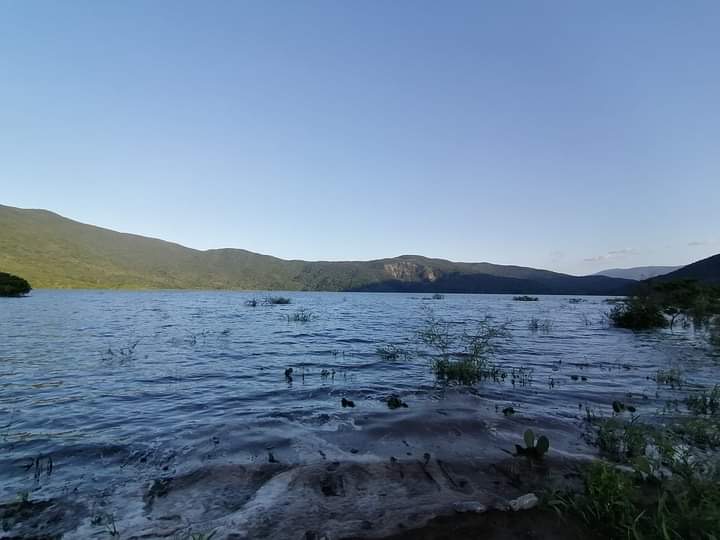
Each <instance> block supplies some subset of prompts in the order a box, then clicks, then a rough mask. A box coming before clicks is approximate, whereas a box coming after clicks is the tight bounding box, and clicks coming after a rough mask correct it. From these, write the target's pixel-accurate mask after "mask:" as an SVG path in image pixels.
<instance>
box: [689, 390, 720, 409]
mask: <svg viewBox="0 0 720 540" xmlns="http://www.w3.org/2000/svg"><path fill="white" fill-rule="evenodd" d="M685 405H686V406H687V408H688V410H689V411H690V412H692V413H693V414H697V415H701V414H702V415H714V414H717V413H718V411H720V385H715V386H714V387H713V389H712V390H710V391H709V392H708V391H707V390H703V391H702V392H700V393H696V394H690V395H689V396H688V397H687V398H685Z"/></svg>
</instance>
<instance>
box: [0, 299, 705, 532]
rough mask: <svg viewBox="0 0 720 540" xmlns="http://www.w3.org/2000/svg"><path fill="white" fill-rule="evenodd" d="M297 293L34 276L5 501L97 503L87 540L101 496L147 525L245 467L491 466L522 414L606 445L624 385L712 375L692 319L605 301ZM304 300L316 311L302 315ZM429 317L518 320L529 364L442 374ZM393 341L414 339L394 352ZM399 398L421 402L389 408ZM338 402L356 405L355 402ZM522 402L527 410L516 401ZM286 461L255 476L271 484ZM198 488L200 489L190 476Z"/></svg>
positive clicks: (506, 348) (13, 366) (85, 515)
mask: <svg viewBox="0 0 720 540" xmlns="http://www.w3.org/2000/svg"><path fill="white" fill-rule="evenodd" d="M273 294H278V293H273ZM285 295H286V296H289V297H290V298H291V299H292V303H291V304H290V305H281V306H263V305H259V306H258V307H255V308H252V307H248V306H246V305H245V301H246V300H248V299H250V298H253V297H254V298H257V299H258V300H261V299H262V298H263V297H265V296H266V293H248V292H175V291H161V292H116V291H36V292H34V293H33V295H32V296H30V297H28V298H24V299H3V300H2V302H0V499H2V500H8V499H13V498H15V497H16V496H17V494H18V493H29V494H30V496H31V497H32V499H34V500H42V499H60V498H63V497H64V498H66V499H67V498H71V499H72V500H73V501H75V502H77V503H78V504H81V505H82V507H83V508H84V510H83V511H82V512H79V513H78V515H80V516H81V517H80V518H78V520H77V521H78V523H79V524H80V525H78V526H79V527H80V529H78V531H84V532H75V533H72V534H69V536H68V537H84V536H86V535H90V534H91V533H92V531H93V530H94V529H93V524H92V520H93V518H94V517H96V514H97V509H96V508H94V507H93V505H95V504H99V505H102V506H103V508H104V509H105V510H104V511H107V512H111V513H113V514H114V515H116V516H117V519H118V521H119V522H120V523H122V520H123V519H125V520H126V527H127V528H129V529H137V530H141V529H142V527H144V526H145V525H140V524H139V523H140V522H142V519H141V517H140V516H145V517H144V518H143V519H149V518H148V517H147V516H148V514H149V512H151V511H153V510H152V501H150V503H148V496H147V493H148V489H150V488H151V487H152V486H153V485H154V483H156V482H158V480H161V481H162V480H163V479H167V478H179V477H182V478H191V479H193V478H195V477H196V476H197V477H198V478H199V477H202V478H203V480H202V482H203V487H202V489H203V490H205V491H204V492H203V493H207V492H214V491H215V492H216V491H217V489H219V488H220V487H222V486H224V485H225V484H223V482H224V481H225V480H226V479H227V478H228V477H231V476H232V475H233V474H234V473H233V472H232V471H237V470H238V469H237V467H242V470H243V471H246V470H253V471H257V470H263V471H265V470H266V469H267V467H281V468H282V470H283V471H287V470H288V469H291V468H293V467H300V466H305V465H313V464H322V463H325V462H342V463H345V462H350V461H352V462H359V463H364V464H366V465H367V464H373V463H385V462H386V461H387V460H388V459H389V458H392V459H406V460H418V459H420V460H421V461H422V460H423V459H424V458H422V457H421V456H424V455H425V454H426V453H428V454H431V455H433V456H442V457H443V459H445V460H446V462H454V463H458V464H460V463H466V462H467V460H470V459H487V460H489V461H492V460H497V459H501V457H502V456H505V455H506V452H505V450H506V449H509V448H512V443H513V442H519V439H520V438H521V435H522V432H523V430H524V429H525V428H526V427H532V428H533V429H535V430H536V431H537V432H545V433H548V434H551V444H552V447H553V451H554V452H555V453H556V454H557V455H560V456H566V457H568V458H570V457H578V456H579V457H582V456H586V455H590V454H592V453H593V452H594V450H593V449H592V448H591V447H589V446H588V445H587V443H586V442H585V441H584V439H583V438H582V437H581V436H580V434H581V432H582V427H581V426H582V423H583V417H584V416H585V414H586V409H588V408H589V409H591V410H593V411H598V412H600V413H602V412H606V413H607V411H608V410H609V408H610V404H611V403H612V401H613V400H615V399H619V400H622V401H623V402H625V403H627V404H633V405H635V406H636V407H637V408H638V411H639V412H640V414H642V415H646V416H653V415H654V414H655V413H656V412H657V411H658V409H660V408H662V407H663V406H664V405H665V404H666V402H667V400H668V399H673V398H677V397H678V396H680V395H682V394H681V393H682V392H683V391H686V390H687V387H692V385H693V384H702V383H706V382H707V379H708V377H709V376H710V373H711V371H710V370H711V369H712V365H713V364H712V361H711V360H710V359H709V358H708V351H707V350H706V349H705V348H704V346H703V344H702V341H700V340H696V339H695V338H694V336H693V335H692V333H689V332H686V331H676V332H674V333H672V332H660V333H646V334H642V333H640V334H635V333H632V332H628V331H623V330H618V329H613V328H609V327H608V325H607V322H606V318H605V317H604V313H605V312H607V311H608V310H609V309H610V306H609V305H608V304H606V303H604V302H603V300H604V299H603V298H598V297H586V298H583V301H582V302H579V303H571V302H570V299H569V297H562V296H541V297H540V300H539V301H538V302H517V301H513V300H512V297H511V296H505V295H446V296H445V298H444V299H442V300H432V299H430V298H428V297H426V296H423V295H417V294H363V293H352V294H345V293H298V292H291V293H285ZM300 308H304V309H307V310H309V311H310V312H311V313H312V314H313V315H314V318H313V320H311V321H310V322H305V323H303V322H288V320H287V316H288V315H292V314H293V313H295V312H296V311H297V310H298V309H300ZM430 313H432V314H433V315H434V316H435V317H436V318H438V319H442V320H445V321H448V322H450V323H452V325H453V328H456V329H457V331H462V329H467V330H472V329H473V328H474V327H476V324H477V321H479V320H481V319H483V318H484V317H485V316H488V315H489V316H491V317H492V318H493V319H492V320H493V321H494V323H496V324H501V323H502V324H506V325H507V327H508V329H509V331H510V336H509V337H507V338H503V339H501V340H500V341H499V342H498V344H497V350H496V352H495V355H494V361H495V362H497V363H498V364H499V365H501V366H502V368H503V370H504V371H505V372H507V373H508V374H510V373H512V372H513V368H514V369H515V370H516V373H517V372H518V371H517V370H522V373H523V374H524V377H523V379H522V380H520V379H516V381H515V383H513V381H512V377H511V376H510V375H508V377H507V378H505V379H504V380H503V381H500V382H493V381H485V382H483V383H480V384H477V385H474V386H473V387H471V388H458V387H452V386H451V387H448V386H447V385H443V384H438V383H437V381H436V380H435V377H434V375H433V373H432V371H431V369H430V367H429V366H430V362H431V356H430V353H431V351H430V350H428V349H427V348H426V347H425V346H424V345H423V344H422V343H421V342H420V340H419V339H418V337H417V334H418V331H419V330H420V329H421V328H423V326H424V324H426V321H427V319H428V317H429V315H430ZM532 318H537V319H539V320H540V321H541V323H543V322H545V321H550V322H549V324H550V328H549V329H548V331H543V330H539V331H533V330H531V329H530V328H529V327H528V323H529V321H530V320H531V319H532ZM384 344H395V345H397V346H398V347H401V348H402V349H403V350H405V351H407V353H408V354H407V355H406V356H403V357H402V358H399V359H396V360H388V359H384V358H382V357H381V356H380V355H378V353H377V347H379V346H382V345H384ZM678 366H679V367H681V369H682V371H683V377H684V378H685V379H687V381H688V383H687V385H686V388H685V390H683V389H678V388H672V387H670V386H667V385H660V386H659V385H658V384H657V383H656V382H655V374H656V372H657V370H658V369H670V368H673V367H678ZM287 368H293V376H292V380H288V379H287V378H286V377H285V375H284V373H285V370H286V369H287ZM391 394H398V395H399V396H400V397H401V399H402V400H404V401H405V402H406V403H407V404H408V407H407V408H402V409H398V410H389V409H388V407H387V405H386V403H385V399H386V398H387V397H388V396H389V395H391ZM342 398H346V399H350V400H353V401H354V403H355V405H356V406H355V407H354V408H343V407H341V405H340V401H341V399H342ZM508 406H512V407H513V409H514V410H515V411H516V414H515V415H512V416H507V417H506V416H505V415H503V414H502V412H501V411H502V409H504V408H505V407H508ZM50 462H51V465H49V463H50ZM441 465H442V461H441ZM228 467H229V468H228ZM233 467H236V468H235V469H233ZM253 467H255V468H254V469H253ZM198 471H202V473H201V474H198ZM218 471H221V472H218ZM222 471H225V472H222ZM193 474H195V476H193ZM253 474H255V473H253ZM263 474H265V473H263ZM274 474H275V473H274V472H273V471H272V470H271V471H270V472H267V475H266V476H267V478H266V477H265V476H262V475H260V476H261V477H259V478H257V479H256V480H254V481H253V482H254V483H253V484H252V486H248V487H247V489H246V490H245V491H247V492H248V493H250V494H251V495H253V496H254V497H255V499H257V498H258V495H257V494H258V493H259V490H260V489H261V488H262V486H264V485H266V484H267V480H268V479H269V478H273V475H274ZM213 479H214V480H213ZM188 482H190V483H189V484H188V485H192V481H188ZM238 482H240V481H239V480H238ZM233 485H237V482H236V483H235V484H233ZM189 489H190V488H189ZM198 489H199V488H198ZM333 489H334V488H333ZM245 491H244V492H243V495H242V497H240V498H239V499H238V500H237V501H236V502H235V503H234V504H231V505H230V506H229V507H227V508H218V504H219V505H220V506H221V507H222V504H221V503H218V504H209V505H208V506H207V507H206V508H204V509H202V511H199V512H196V513H195V514H193V513H192V512H190V513H188V512H187V511H185V510H183V509H182V508H180V509H178V508H175V509H174V511H177V513H178V515H179V516H181V517H179V518H177V520H176V521H177V523H174V525H173V526H172V527H169V528H168V530H177V529H178V528H179V527H186V526H188V523H187V522H188V519H189V518H188V516H190V517H192V516H195V517H196V518H197V519H198V520H200V521H205V522H207V523H211V524H213V525H214V524H215V523H216V521H212V520H217V519H220V517H222V516H224V515H229V514H232V513H237V512H240V511H243V509H245V510H244V511H247V512H251V510H252V509H251V508H249V507H248V504H249V503H248V502H247V501H248V498H249V497H250V495H248V493H246V492H245ZM325 491H327V490H325ZM331 491H332V490H331ZM325 494H326V495H327V493H325ZM162 495H165V493H162ZM128 497H136V499H137V500H138V501H139V502H137V504H136V506H137V508H135V507H132V508H129V507H131V506H132V505H131V504H130V503H127V501H128ZM203 497H205V495H203ZM218 497H219V498H218V500H222V497H220V496H218ZM230 498H232V497H230ZM255 499H252V500H255ZM226 500H227V497H226ZM89 501H94V502H93V503H92V504H91V503H90V502H89ZM123 501H125V502H126V503H127V504H123ZM185 501H186V502H187V503H188V504H191V503H192V492H191V491H189V492H188V493H186V497H185ZM141 503H142V504H141ZM177 504H180V505H181V504H182V503H181V502H180V503H177ZM257 504H260V503H257ZM268 504H269V503H268ZM123 506H125V507H123ZM148 507H150V508H148ZM125 514H127V515H126V516H125V517H123V516H124V515H125ZM173 515H174V514H173ZM158 519H160V518H158ZM193 519H195V518H193ZM95 521H96V523H97V519H96V520H95ZM83 527H85V528H84V529H83ZM173 527H175V529H173ZM99 530H102V528H100V529H99ZM348 530H350V529H348ZM92 534H94V533H92ZM150 534H151V535H152V534H158V535H159V533H150ZM168 534H169V533H168ZM248 534H250V536H252V534H251V533H248ZM268 534H269V533H268ZM288 537H292V535H291V534H290V535H289V536H288Z"/></svg>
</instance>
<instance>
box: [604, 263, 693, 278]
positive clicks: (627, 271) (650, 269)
mask: <svg viewBox="0 0 720 540" xmlns="http://www.w3.org/2000/svg"><path fill="white" fill-rule="evenodd" d="M680 268H682V266H636V267H635V268H610V269H609V270H603V271H602V272H597V273H595V274H593V275H595V276H607V277H612V278H620V279H634V280H635V281H642V280H644V279H650V278H654V277H656V276H662V275H664V274H669V273H670V272H674V271H675V270H678V269H680Z"/></svg>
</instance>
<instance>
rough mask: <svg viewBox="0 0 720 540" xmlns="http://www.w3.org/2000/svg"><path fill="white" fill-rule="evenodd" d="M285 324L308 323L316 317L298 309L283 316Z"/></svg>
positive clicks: (302, 309) (305, 310)
mask: <svg viewBox="0 0 720 540" xmlns="http://www.w3.org/2000/svg"><path fill="white" fill-rule="evenodd" d="M285 318H286V319H287V322H302V323H306V322H310V321H312V320H313V319H315V318H316V315H315V314H314V313H312V312H311V311H308V310H307V309H304V308H300V309H298V310H297V311H296V312H295V313H291V314H289V315H285Z"/></svg>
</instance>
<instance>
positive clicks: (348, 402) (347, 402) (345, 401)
mask: <svg viewBox="0 0 720 540" xmlns="http://www.w3.org/2000/svg"><path fill="white" fill-rule="evenodd" d="M340 404H341V405H342V406H343V407H354V406H355V402H354V401H353V400H351V399H345V398H342V399H341V400H340Z"/></svg>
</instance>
